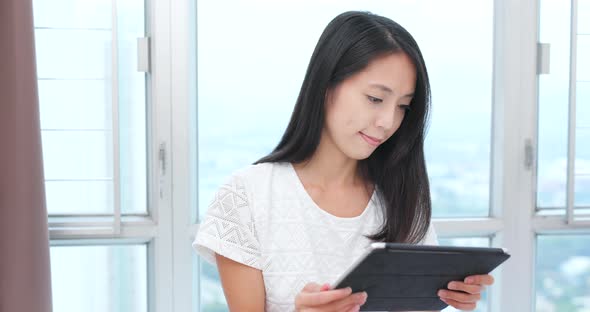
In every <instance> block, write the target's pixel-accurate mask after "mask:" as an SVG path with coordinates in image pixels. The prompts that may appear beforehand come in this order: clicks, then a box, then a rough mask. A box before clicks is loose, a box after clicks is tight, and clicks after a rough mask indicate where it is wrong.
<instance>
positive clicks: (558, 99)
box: [535, 0, 590, 311]
mask: <svg viewBox="0 0 590 312" xmlns="http://www.w3.org/2000/svg"><path fill="white" fill-rule="evenodd" d="M539 6H540V7H539V22H540V24H539V26H540V31H539V41H540V42H542V43H545V44H549V47H550V51H551V53H550V70H549V73H544V74H541V75H539V76H538V112H539V118H538V133H537V138H538V157H537V158H538V167H537V194H536V195H537V203H536V205H535V206H536V212H537V216H536V218H535V223H536V228H535V232H536V234H537V235H536V236H535V239H536V259H535V260H536V261H535V311H566V310H567V311H570V310H571V311H582V310H587V309H590V296H588V293H587V291H585V290H586V289H588V283H587V280H588V275H589V274H590V265H589V263H590V254H589V253H588V248H587V246H588V237H589V236H588V233H590V223H589V222H588V220H589V217H590V147H589V146H588V144H587V142H589V141H590V102H589V99H590V98H589V97H588V95H589V94H590V57H589V55H590V24H589V23H588V21H589V18H590V1H587V0H580V1H571V2H563V1H551V0H540V1H539ZM545 53H546V52H545Z"/></svg>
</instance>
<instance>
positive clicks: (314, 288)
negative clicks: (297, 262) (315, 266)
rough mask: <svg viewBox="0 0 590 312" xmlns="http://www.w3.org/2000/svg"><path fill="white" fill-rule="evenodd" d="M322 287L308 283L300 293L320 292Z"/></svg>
mask: <svg viewBox="0 0 590 312" xmlns="http://www.w3.org/2000/svg"><path fill="white" fill-rule="evenodd" d="M321 287H322V285H320V284H318V283H308V284H306V285H305V286H304V287H303V289H302V290H301V291H302V292H318V291H320V289H321Z"/></svg>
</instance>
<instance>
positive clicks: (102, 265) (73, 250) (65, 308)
mask: <svg viewBox="0 0 590 312" xmlns="http://www.w3.org/2000/svg"><path fill="white" fill-rule="evenodd" d="M146 251H147V248H146V246H145V245H136V246H53V247H51V251H50V256H51V287H52V289H51V290H52V295H53V310H54V311H60V312H79V311H87V312H104V311H120V312H139V311H144V312H147V261H146V255H147V253H146Z"/></svg>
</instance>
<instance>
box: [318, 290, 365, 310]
mask: <svg viewBox="0 0 590 312" xmlns="http://www.w3.org/2000/svg"><path fill="white" fill-rule="evenodd" d="M366 301H367V293H366V292H364V291H363V292H360V293H354V294H352V295H350V296H347V297H346V298H343V299H340V300H337V301H334V302H331V303H328V304H324V305H322V306H317V307H316V308H318V309H319V310H320V311H333V312H341V311H348V309H350V308H351V307H354V306H355V305H359V306H361V305H363V304H365V302H366Z"/></svg>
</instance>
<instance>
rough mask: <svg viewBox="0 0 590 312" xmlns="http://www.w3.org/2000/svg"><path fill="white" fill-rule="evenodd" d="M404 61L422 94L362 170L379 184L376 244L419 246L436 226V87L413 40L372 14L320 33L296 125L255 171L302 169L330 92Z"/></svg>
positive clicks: (338, 20)
mask: <svg viewBox="0 0 590 312" xmlns="http://www.w3.org/2000/svg"><path fill="white" fill-rule="evenodd" d="M392 53H405V54H407V55H408V56H409V57H410V59H411V60H412V61H413V63H414V65H415V67H416V89H415V91H414V97H413V99H412V102H411V103H410V105H411V108H412V109H411V110H410V111H408V112H407V113H406V115H405V117H404V119H403V121H402V123H401V125H400V127H399V129H398V130H397V131H396V132H395V133H394V134H393V135H392V136H391V137H390V138H389V139H388V140H387V141H385V142H383V143H382V144H381V145H380V146H379V147H378V148H377V149H376V150H375V151H374V152H373V153H372V154H371V156H369V157H368V158H367V159H363V160H359V166H358V168H359V170H360V172H361V174H362V176H363V177H364V178H365V179H366V180H367V181H366V182H368V183H373V185H374V186H375V188H376V189H378V190H380V192H379V193H378V195H379V199H380V202H382V203H383V206H384V207H383V208H384V209H385V214H384V215H385V219H384V223H383V226H382V228H381V229H380V231H379V232H377V233H375V234H374V235H372V236H369V238H370V239H372V240H374V241H383V242H404V243H418V242H420V241H421V240H422V239H424V237H425V236H426V233H427V231H428V227H429V226H430V217H431V213H432V212H431V211H432V209H431V200H430V188H429V183H428V175H427V172H426V162H425V160H424V137H425V132H426V127H427V122H428V111H429V107H430V84H429V81H428V73H427V71H426V66H425V64H424V59H423V58H422V53H421V52H420V49H419V48H418V44H417V43H416V41H415V40H414V38H413V37H412V36H411V35H410V33H409V32H408V31H406V30H405V29H404V28H403V27H402V26H400V25H399V24H398V23H396V22H394V21H392V20H391V19H389V18H386V17H383V16H379V15H376V14H373V13H370V12H360V11H350V12H345V13H342V14H340V15H338V16H337V17H335V18H334V19H333V20H332V21H331V22H330V23H329V24H328V25H327V26H326V29H325V30H324V32H323V33H322V35H321V37H320V39H319V41H318V43H317V45H316V48H315V50H314V52H313V55H312V56H311V60H310V62H309V66H308V68H307V72H306V74H305V79H304V80H303V84H302V86H301V90H300V92H299V96H298V98H297V102H296V104H295V109H294V111H293V114H292V116H291V120H290V122H289V125H288V126H287V129H286V131H285V133H284V134H283V137H282V139H281V141H280V143H279V144H278V146H277V147H276V148H275V149H274V150H273V151H272V152H271V153H270V154H269V155H267V156H265V157H263V158H261V159H260V160H258V161H256V162H255V163H254V164H258V163H265V162H293V163H300V162H303V161H306V160H308V159H309V158H310V157H311V156H312V155H313V154H314V152H315V150H316V148H317V147H318V145H319V143H320V135H321V133H322V129H323V127H324V117H325V105H324V100H325V95H326V91H327V90H330V89H331V88H334V87H335V86H337V85H338V84H339V83H341V82H342V81H343V80H345V79H346V78H348V77H350V76H351V75H353V74H355V73H357V72H359V71H360V70H362V69H364V68H365V67H366V66H367V65H368V64H369V62H371V61H372V60H373V59H375V58H377V57H380V56H383V55H388V54H392Z"/></svg>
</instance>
